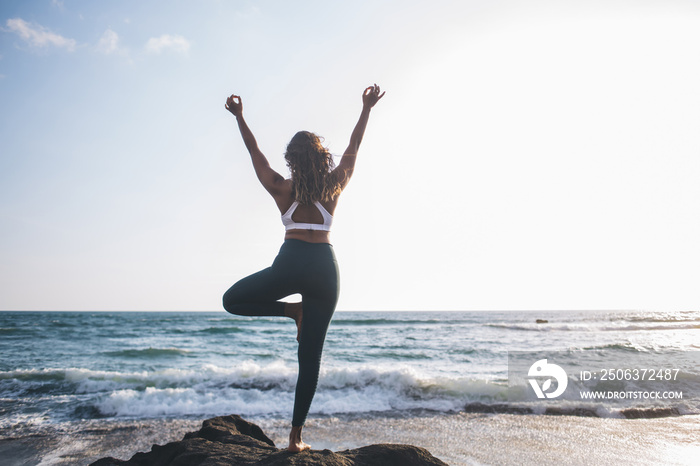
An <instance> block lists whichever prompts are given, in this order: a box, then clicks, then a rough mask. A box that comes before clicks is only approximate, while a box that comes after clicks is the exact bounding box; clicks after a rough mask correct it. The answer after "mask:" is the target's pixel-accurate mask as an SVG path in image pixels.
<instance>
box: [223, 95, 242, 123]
mask: <svg viewBox="0 0 700 466" xmlns="http://www.w3.org/2000/svg"><path fill="white" fill-rule="evenodd" d="M236 99H238V102H236ZM224 107H225V108H226V110H228V111H229V112H231V113H232V114H233V115H234V116H235V117H236V118H238V117H239V116H241V115H242V114H243V101H242V100H241V96H238V95H235V94H232V95H231V96H230V97H229V98H228V99H226V105H224Z"/></svg>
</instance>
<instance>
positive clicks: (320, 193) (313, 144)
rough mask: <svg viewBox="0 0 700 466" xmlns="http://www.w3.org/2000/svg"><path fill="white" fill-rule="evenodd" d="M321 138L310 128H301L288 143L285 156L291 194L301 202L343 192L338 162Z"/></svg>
mask: <svg viewBox="0 0 700 466" xmlns="http://www.w3.org/2000/svg"><path fill="white" fill-rule="evenodd" d="M321 142H322V139H321V138H320V137H319V136H318V135H316V134H314V133H310V132H308V131H299V132H298V133H297V134H295V135H294V137H293V138H292V140H291V141H289V144H287V151H286V152H285V154H284V158H285V160H286V161H287V166H288V167H289V171H290V172H291V175H292V193H293V195H294V199H296V200H297V201H299V203H300V204H312V203H313V202H314V201H330V200H332V199H334V198H335V197H336V196H337V195H338V194H340V191H341V185H342V180H341V179H340V178H339V176H338V174H337V173H336V171H334V170H333V168H334V167H335V163H334V162H333V156H332V155H331V153H330V152H328V149H326V148H325V147H323V145H322V144H321Z"/></svg>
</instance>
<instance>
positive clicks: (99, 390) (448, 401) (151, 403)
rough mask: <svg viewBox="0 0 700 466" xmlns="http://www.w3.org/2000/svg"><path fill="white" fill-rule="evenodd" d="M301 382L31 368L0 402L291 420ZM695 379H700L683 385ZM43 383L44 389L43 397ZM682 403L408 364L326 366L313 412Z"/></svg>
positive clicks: (272, 372)
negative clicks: (532, 393)
mask: <svg viewBox="0 0 700 466" xmlns="http://www.w3.org/2000/svg"><path fill="white" fill-rule="evenodd" d="M296 377H297V368H296V366H295V365H294V364H291V363H285V362H283V361H275V362H272V363H269V364H259V363H256V362H253V361H246V362H243V363H240V364H237V365H235V366H233V367H226V368H224V367H218V366H214V365H206V366H203V367H201V368H198V369H165V370H151V371H141V372H119V371H99V370H90V369H85V368H68V369H41V370H39V369H33V370H14V371H5V372H0V392H2V393H4V395H3V396H2V397H1V398H3V399H5V398H7V399H8V400H9V399H12V400H13V403H15V404H16V405H17V410H19V409H20V407H19V406H20V405H21V404H22V403H23V400H25V401H26V400H32V403H35V404H36V403H37V400H40V403H39V404H40V405H41V406H42V409H41V410H43V413H44V414H42V416H56V415H57V414H56V413H58V412H62V413H65V415H66V416H68V417H69V418H71V419H74V418H75V419H77V418H84V417H85V416H88V417H117V418H119V417H121V418H154V417H182V416H213V415H221V414H228V413H237V414H241V415H244V416H246V415H248V416H251V415H255V416H271V417H288V416H289V415H290V414H291V410H292V407H293V405H294V391H295V386H296ZM693 381H695V382H697V378H695V379H693V380H691V381H687V380H686V381H685V382H688V383H692V382H693ZM41 387H44V388H46V390H44V391H43V392H41V391H40V389H41ZM37 397H38V398H37ZM682 401H683V403H678V404H673V405H665V406H653V407H647V406H628V405H625V406H617V407H615V406H613V407H605V406H602V405H596V404H594V402H581V401H578V402H574V401H571V400H561V401H559V400H547V402H541V401H540V402H534V403H530V402H527V401H526V402H510V401H509V387H508V384H507V382H506V381H504V380H488V379H480V378H474V377H436V376H428V375H426V374H425V373H423V372H421V371H420V370H417V369H415V368H410V367H391V366H386V367H378V366H371V365H368V366H355V367H342V368H338V367H336V368H333V367H331V368H325V369H323V370H322V371H321V374H320V378H319V382H318V389H317V392H316V395H315V398H314V402H313V404H312V407H311V413H310V414H311V415H330V416H333V415H345V414H347V415H355V414H366V415H368V416H373V415H386V414H387V413H391V415H402V413H403V415H411V414H412V413H415V412H425V411H430V412H460V411H467V412H484V413H490V412H508V413H517V414H562V415H594V416H598V417H635V416H636V417H653V416H657V415H663V413H668V415H682V414H698V413H699V412H700V409H699V408H698V406H695V405H692V404H690V403H686V401H687V400H682ZM684 403H685V404H684ZM8 406H9V405H8ZM14 409H15V408H12V410H14ZM41 410H40V411H41ZM654 410H656V411H654ZM664 410H665V411H664ZM18 413H19V411H18ZM8 419H10V418H8ZM8 422H9V421H8Z"/></svg>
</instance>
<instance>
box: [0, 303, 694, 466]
mask: <svg viewBox="0 0 700 466" xmlns="http://www.w3.org/2000/svg"><path fill="white" fill-rule="evenodd" d="M698 330H700V312H697V311H693V312H690V311H688V312H668V313H662V312H584V311H579V312H563V311H562V312H435V311H431V312H336V314H335V316H334V318H333V321H332V323H331V326H330V328H329V332H328V336H327V339H326V344H325V347H324V354H323V362H322V369H321V376H320V379H319V385H318V389H317V392H316V396H315V398H314V401H313V404H312V406H311V411H310V414H309V420H308V421H307V427H306V428H305V431H304V432H305V437H304V438H305V440H306V441H307V443H310V444H311V445H312V447H313V448H330V449H333V450H339V449H343V448H352V447H356V446H361V445H364V444H371V443H380V441H383V442H386V441H396V442H401V441H404V442H403V443H408V441H411V442H413V443H414V444H420V443H421V442H422V444H420V446H425V447H426V448H428V449H429V450H431V452H433V454H435V455H436V456H438V457H439V458H441V459H444V460H445V461H447V462H448V463H450V464H465V465H466V464H508V461H507V460H502V459H499V458H500V457H499V456H498V455H499V452H500V453H503V449H504V448H509V447H510V448H514V445H515V443H514V442H516V440H515V439H512V438H505V437H503V436H501V437H498V435H496V434H495V433H499V432H503V431H508V430H509V429H510V434H508V435H513V429H516V428H517V429H524V430H523V432H527V433H528V434H527V435H529V436H536V435H538V433H539V434H541V433H542V432H544V431H548V430H551V431H552V432H558V431H560V430H561V429H562V428H563V429H564V430H566V429H569V430H572V431H575V430H576V429H582V430H583V431H585V430H586V429H588V430H590V431H591V432H592V434H590V435H593V437H595V433H596V432H597V433H599V434H600V435H602V432H603V431H605V429H609V428H611V427H612V426H615V427H614V428H613V429H612V432H617V433H620V432H622V434H619V435H620V444H619V446H620V451H619V452H617V453H615V454H619V455H623V456H624V451H623V450H624V449H625V448H628V447H629V445H630V444H629V438H627V437H626V436H625V434H624V432H626V431H627V429H631V431H630V432H656V431H658V434H657V435H656V436H655V437H654V438H655V442H656V443H653V445H652V444H649V445H646V448H649V449H650V450H649V461H650V462H649V464H655V463H654V461H653V458H654V455H655V454H657V453H658V451H659V449H660V448H661V449H662V450H663V451H665V452H666V454H668V455H671V456H669V457H668V458H671V460H672V461H671V462H670V463H668V462H666V461H664V462H663V463H658V464H674V463H673V461H676V462H677V464H685V463H684V458H686V457H688V458H689V456H687V455H690V454H691V453H689V452H692V454H697V453H700V452H699V451H698V450H697V445H700V422H698V420H699V419H700V338H699V336H700V332H698ZM295 337H296V329H295V325H294V322H293V321H292V320H291V319H285V318H273V317H269V318H267V317H265V318H253V317H239V316H233V315H229V314H227V313H225V312H223V311H221V312H0V354H1V355H2V358H1V359H0V455H2V456H3V457H4V458H7V459H8V461H10V463H3V464H87V463H88V462H89V461H92V460H95V459H97V458H98V457H100V455H101V456H106V455H111V456H117V455H122V456H121V458H122V459H126V458H128V457H130V456H131V455H132V454H133V453H135V452H136V451H138V450H135V449H133V448H137V446H136V444H135V443H131V444H129V442H126V443H127V444H125V438H127V437H125V436H128V438H129V439H131V440H133V441H134V442H136V440H134V438H136V437H138V433H139V432H140V431H141V432H147V433H148V435H149V437H148V439H147V441H144V442H145V445H144V446H143V447H142V446H139V448H144V447H145V448H146V449H148V448H150V447H149V445H150V443H165V442H166V441H171V440H174V439H175V438H176V437H177V436H178V435H180V436H181V433H182V432H184V431H187V430H188V429H189V430H194V429H193V427H194V428H196V426H197V424H198V423H200V422H201V421H202V420H203V419H206V418H209V417H213V416H218V415H225V414H239V415H241V416H243V417H244V418H246V419H249V420H251V421H253V422H257V423H259V424H260V425H261V426H262V427H263V428H264V429H266V431H269V432H271V433H272V435H276V436H277V438H278V439H279V441H278V440H275V441H276V442H277V443H278V446H284V445H285V444H284V437H285V435H286V432H287V430H286V429H288V425H289V422H290V419H291V411H292V406H293V401H294V387H295V382H296V372H297V360H296V346H297V342H296V340H295ZM545 359H546V360H547V361H549V362H546V361H545V362H540V363H539V366H542V364H544V365H545V366H544V367H546V369H547V370H548V369H549V368H552V367H555V364H556V367H559V368H563V369H561V370H563V371H564V372H566V374H567V375H566V378H567V381H566V382H564V384H565V385H567V386H566V387H565V388H566V391H563V393H562V394H561V395H556V396H552V397H551V398H548V396H551V395H552V394H553V389H552V388H553V387H558V386H562V380H560V379H556V374H555V375H553V376H551V377H549V378H550V379H552V380H549V381H548V380H547V377H540V378H537V377H535V376H532V374H534V372H533V373H531V374H530V375H529V376H528V374H527V370H528V369H530V370H531V371H534V370H535V369H536V368H537V367H538V366H536V365H535V363H536V362H537V361H543V360H545ZM523 367H525V369H522V368H523ZM523 370H524V371H525V373H523V372H522V371H523ZM538 370H539V369H538ZM518 371H520V372H518ZM541 374H543V373H541ZM541 374H537V375H541ZM530 380H537V382H532V381H530ZM553 380H556V382H555V383H554V385H552V381H553ZM594 381H595V383H594ZM535 385H537V387H540V388H541V391H542V392H545V393H547V392H548V393H549V395H544V397H543V398H539V397H538V396H537V393H536V390H537V389H536V388H535ZM563 388H564V387H563V386H562V390H563ZM595 390H597V391H599V392H601V393H607V394H609V395H615V396H613V397H611V398H608V399H602V398H600V399H592V398H586V399H582V398H581V396H580V394H581V392H582V391H586V392H588V393H591V392H592V391H595ZM650 393H651V395H649V394H650ZM668 394H670V396H667V395H668ZM439 426H442V427H439ZM479 426H480V427H479ZM523 426H524V427H523ZM566 426H568V427H566ZM572 426H573V427H572ZM601 429H602V430H601ZM669 429H671V430H672V432H670V434H672V435H671V436H670V437H668V438H665V437H664V435H666V434H665V433H666V432H668V431H669ZM460 432H461V433H460ZM450 433H451V434H450ZM448 434H449V435H453V436H456V437H455V438H456V439H457V440H454V441H450V440H449V435H448ZM272 435H271V436H272ZM499 435H500V434H499ZM523 435H525V434H523ZM572 435H573V434H572ZM590 435H589V437H590ZM630 435H632V434H630ZM110 436H111V437H110ZM314 436H316V442H314V440H315V439H314ZM460 436H461V437H460ZM117 437H118V438H119V441H117V440H113V439H114V438H117ZM555 437H556V436H555ZM613 437H614V435H613ZM494 438H495V439H496V440H494ZM498 438H501V440H500V441H501V442H502V445H501V446H499V444H498V442H499V440H498ZM557 438H558V440H557ZM606 438H607V439H608V440H607V441H608V442H610V435H607V434H606ZM30 439H34V440H33V441H30ZM37 439H40V441H39V440H37ZM110 439H112V440H110ZM273 439H275V438H274V437H273ZM377 439H379V440H377ZM459 439H461V440H459ZM465 439H468V441H469V442H478V441H484V442H485V440H484V439H488V441H489V442H490V443H489V445H490V446H488V447H487V446H486V445H483V448H486V451H487V453H483V452H481V453H478V452H476V451H475V450H477V448H472V447H473V445H471V444H470V445H466V444H464V442H465V441H466V440H465ZM658 439H661V440H660V441H657V440H658ZM131 440H130V441H131ZM521 440H522V439H521ZM556 441H560V442H561V443H562V445H565V444H566V443H567V439H566V438H561V435H560V434H559V437H556V438H554V439H550V440H548V442H550V443H551V442H555V443H556ZM100 442H102V443H103V445H102V446H101V443H100ZM494 442H495V443H494ZM659 442H660V443H659ZM130 445H131V446H133V448H132V447H131V446H130ZM139 445H140V444H139ZM612 445H613V447H614V441H613V443H612ZM59 447H60V448H59ZM613 447H611V448H613ZM110 448H111V449H110ZM130 448H132V449H130ZM588 448H589V447H586V448H585V449H584V448H583V447H582V451H579V452H578V454H579V457H578V458H579V459H580V460H581V462H580V463H577V462H576V461H573V462H570V464H587V460H588V459H591V456H590V453H586V451H585V450H586V449H588ZM601 448H602V447H601ZM642 448H644V446H642ZM489 449H492V450H493V451H492V453H490V454H489V453H488V450H489ZM540 450H541V449H538V448H536V445H535V446H533V445H529V446H526V447H522V448H521V449H519V450H518V452H517V454H518V455H520V457H519V458H520V460H519V461H514V463H516V462H517V463H519V464H535V463H537V464H550V463H549V462H548V457H546V456H544V457H543V456H542V453H541V451H540ZM523 451H525V453H523ZM527 451H529V453H527ZM513 454H516V453H515V452H513ZM522 455H526V456H522ZM527 455H529V456H527ZM581 455H583V456H581ZM611 455H613V456H608V458H610V457H613V458H614V454H613V453H611ZM674 455H675V456H674ZM117 457H120V456H117ZM504 458H508V456H505V457H504ZM513 458H518V456H514V457H513ZM574 458H577V457H574ZM640 458H641V457H640V456H639V455H638V454H637V456H636V459H637V460H639V459H640ZM673 458H675V460H673ZM618 459H620V458H618ZM623 459H624V458H623ZM502 461H504V462H502ZM551 464H554V462H552V463H551ZM637 464H645V463H644V462H641V463H640V462H637ZM687 464H690V463H687Z"/></svg>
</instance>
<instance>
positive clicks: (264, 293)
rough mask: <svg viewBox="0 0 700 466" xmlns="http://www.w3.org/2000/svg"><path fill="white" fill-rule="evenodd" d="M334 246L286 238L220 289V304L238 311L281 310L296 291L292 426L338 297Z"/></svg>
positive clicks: (309, 389)
mask: <svg viewBox="0 0 700 466" xmlns="http://www.w3.org/2000/svg"><path fill="white" fill-rule="evenodd" d="M338 278H339V277H338V263H337V262H336V260H335V254H334V253H333V246H331V245H330V244H327V243H307V242H306V241H301V240H296V239H288V240H285V241H284V243H283V244H282V247H281V248H280V252H279V254H278V255H277V257H276V258H275V260H274V262H273V263H272V266H271V267H268V268H266V269H264V270H261V271H260V272H257V273H254V274H253V275H250V276H248V277H245V278H243V279H241V280H239V281H238V282H237V283H236V284H234V285H233V286H232V287H231V288H229V289H228V291H227V292H226V293H225V294H224V309H226V310H227V311H228V312H230V313H231V314H237V315H242V316H283V315H284V303H283V302H281V301H278V300H279V299H281V298H284V297H286V296H289V295H292V294H295V293H300V294H301V298H302V309H303V313H304V314H303V319H302V323H301V335H300V336H299V352H298V358H299V377H298V378H297V387H296V394H295V398H294V415H293V417H292V425H293V426H303V425H304V422H305V421H306V415H307V414H308V413H309V408H310V407H311V400H312V399H313V397H314V393H316V385H317V384H318V373H319V370H320V368H321V352H322V351H323V342H324V340H325V339H326V331H327V330H328V325H329V324H330V322H331V318H332V317H333V312H334V311H335V306H336V304H337V303H338V293H339V291H340V281H339V279H338Z"/></svg>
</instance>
